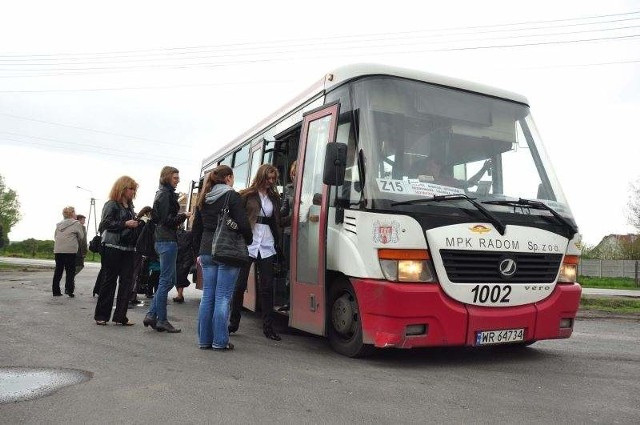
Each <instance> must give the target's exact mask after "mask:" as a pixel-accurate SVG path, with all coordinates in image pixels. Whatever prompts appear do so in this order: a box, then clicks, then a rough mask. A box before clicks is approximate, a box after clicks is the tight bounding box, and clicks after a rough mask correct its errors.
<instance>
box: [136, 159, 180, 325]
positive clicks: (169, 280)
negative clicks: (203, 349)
mask: <svg viewBox="0 0 640 425" xmlns="http://www.w3.org/2000/svg"><path fill="white" fill-rule="evenodd" d="M179 182H180V174H179V171H178V169H177V168H175V167H171V166H168V165H167V166H166V167H163V168H162V171H161V172H160V187H159V188H158V191H157V192H156V197H155V199H154V201H153V212H152V213H151V217H152V220H153V222H154V223H156V233H155V236H156V243H155V248H156V252H157V253H158V256H159V257H160V282H159V283H158V291H157V292H156V294H155V296H154V297H153V301H152V302H151V308H150V309H149V311H148V312H147V315H146V316H145V317H144V320H143V322H142V323H143V324H144V326H145V327H147V326H151V327H152V328H153V329H155V330H157V331H158V332H162V331H167V332H168V333H177V332H180V329H177V328H174V327H173V325H172V324H171V323H169V321H168V320H167V294H168V293H169V291H170V290H171V288H173V287H174V286H175V284H176V259H177V256H178V242H177V240H178V236H177V232H178V226H179V225H180V224H182V222H183V221H185V220H186V219H187V218H189V217H190V216H191V213H190V212H186V213H181V212H180V204H179V203H178V194H177V193H176V187H178V183H179Z"/></svg>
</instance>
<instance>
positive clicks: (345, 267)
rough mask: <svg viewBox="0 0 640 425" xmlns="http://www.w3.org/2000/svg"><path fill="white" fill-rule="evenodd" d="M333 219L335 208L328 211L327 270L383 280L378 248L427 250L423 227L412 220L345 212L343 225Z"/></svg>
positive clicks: (361, 212) (402, 217) (352, 211)
mask: <svg viewBox="0 0 640 425" xmlns="http://www.w3.org/2000/svg"><path fill="white" fill-rule="evenodd" d="M334 217H335V208H330V209H329V222H328V231H327V269H328V270H336V271H339V272H342V273H344V274H345V275H347V276H352V277H363V278H369V279H384V278H385V277H384V275H383V274H382V269H381V268H380V263H379V261H378V249H380V248H391V249H393V248H396V249H427V244H426V242H425V239H424V236H423V234H422V227H421V226H420V224H419V223H418V222H417V221H416V220H415V219H413V218H412V217H408V216H403V215H389V214H376V213H371V212H363V211H355V210H345V212H344V223H342V224H338V225H336V224H335V219H334ZM347 229H349V230H347Z"/></svg>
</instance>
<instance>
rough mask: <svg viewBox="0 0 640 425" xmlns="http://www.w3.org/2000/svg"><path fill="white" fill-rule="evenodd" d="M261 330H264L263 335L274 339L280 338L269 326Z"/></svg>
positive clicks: (278, 339)
mask: <svg viewBox="0 0 640 425" xmlns="http://www.w3.org/2000/svg"><path fill="white" fill-rule="evenodd" d="M262 332H264V336H266V337H267V338H269V339H272V340H274V341H280V340H281V339H282V338H280V335H278V334H277V333H276V331H274V330H273V329H271V328H267V329H264V330H263V331H262Z"/></svg>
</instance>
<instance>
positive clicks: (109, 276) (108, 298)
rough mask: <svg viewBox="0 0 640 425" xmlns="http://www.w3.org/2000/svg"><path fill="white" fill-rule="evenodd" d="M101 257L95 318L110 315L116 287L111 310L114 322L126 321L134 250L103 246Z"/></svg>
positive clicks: (104, 317) (101, 318)
mask: <svg viewBox="0 0 640 425" xmlns="http://www.w3.org/2000/svg"><path fill="white" fill-rule="evenodd" d="M102 255H103V257H102V270H103V271H104V279H103V280H102V284H101V286H100V293H99V294H98V302H97V303H96V311H95V314H94V319H95V320H105V321H108V320H109V318H110V317H111V307H112V306H113V298H114V296H115V292H116V286H117V287H118V296H117V297H116V309H115V311H114V312H113V321H114V322H120V323H123V322H127V320H128V319H127V309H128V308H129V296H130V294H131V285H132V280H133V263H134V257H135V252H133V251H123V250H121V249H117V248H111V247H108V246H107V247H105V248H104V252H103V254H102Z"/></svg>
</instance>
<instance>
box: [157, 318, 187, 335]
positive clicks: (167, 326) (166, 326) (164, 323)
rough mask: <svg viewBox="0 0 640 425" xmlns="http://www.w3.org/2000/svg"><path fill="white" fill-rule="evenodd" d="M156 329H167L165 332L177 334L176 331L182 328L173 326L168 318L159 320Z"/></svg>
mask: <svg viewBox="0 0 640 425" xmlns="http://www.w3.org/2000/svg"><path fill="white" fill-rule="evenodd" d="M156 330H157V331H158V332H162V331H167V333H170V334H177V333H178V332H182V329H177V328H174V327H173V325H172V324H171V323H169V321H168V320H164V321H161V322H160V321H159V322H158V323H156Z"/></svg>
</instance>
